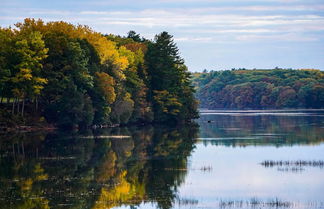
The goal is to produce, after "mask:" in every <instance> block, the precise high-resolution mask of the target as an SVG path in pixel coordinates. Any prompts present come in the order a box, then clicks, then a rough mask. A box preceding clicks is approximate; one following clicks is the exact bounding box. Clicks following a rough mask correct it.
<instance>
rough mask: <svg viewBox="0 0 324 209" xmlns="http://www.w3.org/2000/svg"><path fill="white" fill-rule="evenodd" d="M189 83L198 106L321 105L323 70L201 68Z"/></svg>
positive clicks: (322, 106) (294, 106) (274, 106)
mask: <svg viewBox="0 0 324 209" xmlns="http://www.w3.org/2000/svg"><path fill="white" fill-rule="evenodd" d="M193 83H194V85H195V88H196V90H197V92H196V96H197V98H198V100H199V101H200V107H201V108H208V109H217V108H219V109H224V108H227V109H253V108H255V109H271V108H274V109H280V108H314V109H319V108H324V72H323V71H320V70H314V69H301V70H293V69H281V68H275V69H271V70H257V69H255V70H246V69H232V70H225V71H210V72H207V71H204V72H203V73H194V76H193Z"/></svg>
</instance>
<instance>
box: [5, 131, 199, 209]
mask: <svg viewBox="0 0 324 209" xmlns="http://www.w3.org/2000/svg"><path fill="white" fill-rule="evenodd" d="M196 132H197V131H196V128H195V127H182V128H178V129H174V130H170V129H167V128H165V127H158V128H153V127H145V128H141V129H138V128H129V129H126V128H115V129H106V130H97V131H96V132H94V133H92V132H90V133H83V134H86V135H87V136H91V137H80V135H79V134H76V133H74V134H73V135H72V134H67V133H53V134H48V135H47V136H46V139H45V134H40V135H39V136H36V135H32V136H30V135H28V134H27V135H26V134H25V135H22V136H20V138H17V137H16V136H15V137H13V138H11V139H7V140H1V141H0V154H1V155H0V165H1V167H0V169H1V172H0V187H1V188H0V197H1V198H0V204H1V205H4V206H7V208H111V207H115V206H119V205H122V204H128V205H138V204H140V203H141V202H143V201H144V202H152V203H156V204H157V205H158V206H159V207H160V208H170V207H171V206H172V204H173V202H174V201H175V197H176V193H177V187H178V186H179V185H180V184H181V183H182V182H183V181H184V177H185V175H186V171H185V169H183V168H186V167H187V157H188V156H189V155H190V152H191V151H192V149H193V148H194V145H193V141H194V140H193V138H195V137H196V136H195V134H196ZM111 135H123V136H130V137H129V138H109V139H108V138H107V139H105V138H102V137H97V136H111ZM22 144H23V148H22ZM18 147H19V148H18ZM179 168H180V169H179Z"/></svg>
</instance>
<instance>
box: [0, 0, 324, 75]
mask: <svg viewBox="0 0 324 209" xmlns="http://www.w3.org/2000/svg"><path fill="white" fill-rule="evenodd" d="M0 4H1V6H0V25H1V26H2V27H7V26H9V25H13V24H14V23H16V22H20V21H23V19H24V18H26V17H33V18H41V19H43V20H44V21H57V20H64V21H67V22H71V23H75V24H77V23H79V24H85V25H89V26H90V27H91V28H93V29H94V30H96V31H100V32H102V33H113V34H119V35H126V34H127V32H128V31H129V30H135V31H136V32H137V33H140V34H141V35H142V36H144V37H146V38H149V39H152V38H153V37H154V35H155V34H157V33H160V32H162V31H168V32H169V33H170V34H171V35H173V36H174V40H175V42H176V43H177V45H178V47H179V48H180V51H181V55H182V57H183V58H184V59H185V61H186V64H187V66H188V67H189V69H190V70H191V71H202V70H204V69H208V70H220V69H231V68H274V67H277V66H278V67H282V68H317V69H322V70H324V0H236V1H235V0H115V1H113V0H93V1H90V0H0Z"/></svg>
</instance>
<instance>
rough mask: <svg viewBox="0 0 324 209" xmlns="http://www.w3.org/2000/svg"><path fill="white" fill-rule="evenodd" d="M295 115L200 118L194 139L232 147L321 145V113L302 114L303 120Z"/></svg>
mask: <svg viewBox="0 0 324 209" xmlns="http://www.w3.org/2000/svg"><path fill="white" fill-rule="evenodd" d="M242 114H243V113H242ZM247 114H249V113H247ZM291 114H293V113H291ZM299 114H300V113H296V114H295V115H291V116H289V117H287V116H273V115H257V116H248V115H244V114H243V115H241V116H236V115H235V114H230V113H226V114H225V115H213V114H211V115H203V116H202V117H201V118H200V120H199V125H200V134H199V135H200V137H199V138H198V139H197V140H198V141H202V142H203V143H205V144H212V145H225V146H233V147H235V146H239V147H244V146H251V145H253V146H258V145H261V146H267V145H268V146H276V147H279V146H292V145H302V144H307V145H316V144H320V143H322V142H324V119H323V117H318V116H317V115H320V116H324V112H323V111H321V112H315V111H312V112H311V113H303V115H304V116H303V117H300V116H299ZM314 114H315V116H314Z"/></svg>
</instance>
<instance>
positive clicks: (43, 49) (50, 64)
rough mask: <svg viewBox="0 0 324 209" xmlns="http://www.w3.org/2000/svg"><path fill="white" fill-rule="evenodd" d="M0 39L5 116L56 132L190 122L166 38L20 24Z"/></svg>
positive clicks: (190, 107) (182, 81)
mask: <svg viewBox="0 0 324 209" xmlns="http://www.w3.org/2000/svg"><path fill="white" fill-rule="evenodd" d="M0 37H1V44H0V61H1V62H0V98H1V105H2V106H3V107H4V109H6V110H7V111H10V112H11V114H12V115H21V116H22V117H25V116H24V112H26V113H27V114H28V116H35V115H40V116H43V117H45V119H46V120H47V121H48V122H49V123H52V124H55V125H57V126H64V127H67V126H69V127H73V126H89V125H93V124H120V123H121V124H126V123H130V122H132V123H135V122H141V123H143V122H144V123H145V122H166V121H168V122H170V121H172V122H174V123H179V122H184V121H188V120H190V119H191V118H195V117H197V111H196V106H197V105H196V104H197V102H196V100H195V99H194V96H193V93H194V89H193V87H191V83H190V81H189V79H190V76H189V73H188V70H187V68H186V66H185V65H184V61H183V60H182V59H181V58H180V56H179V53H178V48H177V46H176V45H175V43H174V42H173V39H172V36H171V35H169V34H168V33H167V32H162V33H161V34H159V35H157V36H156V38H155V40H153V41H150V40H146V39H144V38H141V37H140V35H139V34H137V33H136V32H135V31H130V32H129V33H128V35H127V36H125V37H121V36H116V35H112V34H111V35H103V34H101V33H98V32H95V31H93V30H92V29H90V28H89V27H88V26H82V25H77V26H76V25H73V24H70V23H66V22H62V21H61V22H48V23H44V22H43V21H42V20H40V19H39V20H35V19H25V21H24V22H22V23H17V24H16V25H15V28H11V27H10V28H0ZM25 106H26V110H25ZM25 118H26V117H25Z"/></svg>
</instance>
